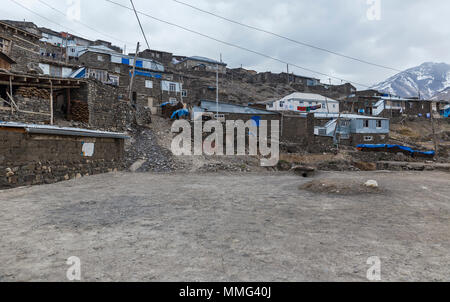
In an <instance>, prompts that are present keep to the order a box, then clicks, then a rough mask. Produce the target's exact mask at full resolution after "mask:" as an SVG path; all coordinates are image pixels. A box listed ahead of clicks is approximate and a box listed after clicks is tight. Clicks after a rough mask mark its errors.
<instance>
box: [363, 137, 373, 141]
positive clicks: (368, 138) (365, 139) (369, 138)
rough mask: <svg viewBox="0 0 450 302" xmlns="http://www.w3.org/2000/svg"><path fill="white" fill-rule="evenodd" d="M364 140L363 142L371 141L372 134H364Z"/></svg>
mask: <svg viewBox="0 0 450 302" xmlns="http://www.w3.org/2000/svg"><path fill="white" fill-rule="evenodd" d="M364 141H365V142H371V141H373V136H364Z"/></svg>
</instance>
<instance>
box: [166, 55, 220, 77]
mask: <svg viewBox="0 0 450 302" xmlns="http://www.w3.org/2000/svg"><path fill="white" fill-rule="evenodd" d="M174 67H175V69H177V70H186V71H189V70H193V71H207V72H216V71H217V68H219V73H220V74H226V73H227V64H225V63H223V62H219V61H216V60H213V59H209V58H205V57H199V56H193V57H187V58H185V59H182V60H181V61H179V62H177V63H175V64H174Z"/></svg>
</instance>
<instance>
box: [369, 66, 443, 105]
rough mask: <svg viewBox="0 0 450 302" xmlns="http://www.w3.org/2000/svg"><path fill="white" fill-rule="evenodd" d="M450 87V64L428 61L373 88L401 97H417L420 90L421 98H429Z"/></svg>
mask: <svg viewBox="0 0 450 302" xmlns="http://www.w3.org/2000/svg"><path fill="white" fill-rule="evenodd" d="M449 87H450V65H448V64H445V63H431V62H428V63H423V64H422V65H420V66H417V67H413V68H410V69H407V70H405V71H403V72H401V73H399V74H396V75H395V76H393V77H391V78H389V79H387V80H386V81H384V82H381V83H379V84H377V85H375V86H373V87H371V88H372V89H376V90H379V91H382V92H385V93H390V94H393V95H397V96H401V97H417V96H418V95H419V91H420V96H421V98H424V99H429V98H432V97H434V96H435V95H437V94H439V93H440V92H442V91H444V90H446V89H447V88H449ZM449 93H450V92H449Z"/></svg>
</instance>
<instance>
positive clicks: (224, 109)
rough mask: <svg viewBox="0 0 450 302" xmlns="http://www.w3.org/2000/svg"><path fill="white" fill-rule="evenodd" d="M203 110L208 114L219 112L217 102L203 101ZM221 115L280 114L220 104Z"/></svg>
mask: <svg viewBox="0 0 450 302" xmlns="http://www.w3.org/2000/svg"><path fill="white" fill-rule="evenodd" d="M200 108H201V109H203V110H205V111H207V112H213V113H215V112H217V103H216V102H215V101H208V100H202V101H201V106H200ZM219 113H239V114H260V115H277V114H279V113H278V112H273V111H268V110H261V109H255V108H251V107H247V106H243V105H235V104H227V103H220V102H219Z"/></svg>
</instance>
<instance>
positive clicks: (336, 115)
mask: <svg viewBox="0 0 450 302" xmlns="http://www.w3.org/2000/svg"><path fill="white" fill-rule="evenodd" d="M301 115H305V116H306V115H307V114H306V113H301ZM314 117H315V118H333V119H335V118H339V117H340V118H346V119H352V120H389V119H387V118H383V117H376V116H367V115H359V114H345V113H341V114H339V113H314Z"/></svg>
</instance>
